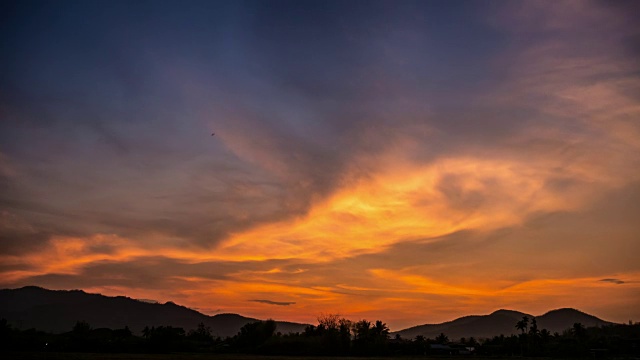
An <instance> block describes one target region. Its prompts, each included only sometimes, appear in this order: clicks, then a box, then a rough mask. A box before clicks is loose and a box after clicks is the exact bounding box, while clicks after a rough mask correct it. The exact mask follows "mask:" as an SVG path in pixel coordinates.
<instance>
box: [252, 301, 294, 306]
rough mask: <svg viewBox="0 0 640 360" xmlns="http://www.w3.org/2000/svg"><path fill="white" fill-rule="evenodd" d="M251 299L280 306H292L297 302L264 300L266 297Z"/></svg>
mask: <svg viewBox="0 0 640 360" xmlns="http://www.w3.org/2000/svg"><path fill="white" fill-rule="evenodd" d="M249 301H253V302H257V303H263V304H269V305H278V306H290V305H294V304H295V302H287V301H273V300H264V299H259V300H249Z"/></svg>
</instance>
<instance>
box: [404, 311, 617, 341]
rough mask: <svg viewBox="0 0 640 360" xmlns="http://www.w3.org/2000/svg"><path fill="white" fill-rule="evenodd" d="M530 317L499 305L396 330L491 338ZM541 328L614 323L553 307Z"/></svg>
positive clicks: (543, 317) (559, 329)
mask: <svg viewBox="0 0 640 360" xmlns="http://www.w3.org/2000/svg"><path fill="white" fill-rule="evenodd" d="M524 316H527V317H528V318H529V319H531V318H533V316H532V315H530V314H526V313H523V312H519V311H514V310H505V309H500V310H497V311H494V312H492V313H491V314H489V315H475V316H464V317H461V318H458V319H455V320H452V321H447V322H444V323H441V324H425V325H419V326H414V327H411V328H408V329H404V330H400V331H397V332H396V334H400V336H401V337H403V338H405V339H413V338H415V337H416V336H418V335H422V336H425V337H427V338H432V339H433V338H435V337H436V336H438V335H439V334H440V333H444V334H446V335H447V336H448V337H449V338H450V339H459V338H462V337H466V338H469V337H472V336H473V337H475V338H490V337H493V336H498V335H511V334H517V333H518V332H519V331H518V329H516V327H515V324H516V322H517V321H519V320H521V319H522V317H524ZM536 321H537V323H538V328H540V329H547V330H549V331H551V332H552V333H554V332H558V333H562V331H564V330H566V329H569V328H571V327H572V326H573V324H574V323H581V324H582V325H585V326H587V327H590V326H604V325H610V324H612V323H610V322H608V321H604V320H601V319H599V318H597V317H595V316H593V315H589V314H586V313H584V312H581V311H578V310H575V309H569V308H564V309H557V310H551V311H549V312H547V313H545V314H544V315H541V316H537V317H536Z"/></svg>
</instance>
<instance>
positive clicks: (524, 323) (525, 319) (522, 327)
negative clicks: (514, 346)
mask: <svg viewBox="0 0 640 360" xmlns="http://www.w3.org/2000/svg"><path fill="white" fill-rule="evenodd" d="M528 326H529V318H528V317H526V316H523V317H522V320H520V321H518V322H517V323H516V329H518V330H520V331H522V334H524V333H525V331H526V330H527V327H528Z"/></svg>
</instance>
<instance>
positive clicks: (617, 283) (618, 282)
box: [598, 278, 625, 285]
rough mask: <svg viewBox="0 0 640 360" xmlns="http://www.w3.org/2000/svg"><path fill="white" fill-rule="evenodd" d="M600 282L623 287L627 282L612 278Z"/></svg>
mask: <svg viewBox="0 0 640 360" xmlns="http://www.w3.org/2000/svg"><path fill="white" fill-rule="evenodd" d="M598 281H601V282H608V283H612V284H616V285H621V284H624V283H625V281H623V280H620V279H611V278H609V279H600V280H598Z"/></svg>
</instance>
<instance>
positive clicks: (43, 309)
mask: <svg viewBox="0 0 640 360" xmlns="http://www.w3.org/2000/svg"><path fill="white" fill-rule="evenodd" d="M0 318H5V319H7V321H8V322H9V323H10V324H11V325H12V326H15V327H17V328H19V329H29V328H35V329H38V330H44V331H49V332H54V333H61V332H66V331H70V330H71V329H72V328H73V326H74V325H75V323H76V321H86V322H88V323H89V324H90V325H91V326H92V327H93V328H111V329H118V328H123V327H125V326H129V328H130V329H131V331H133V332H134V333H137V334H139V333H140V332H141V331H142V329H143V328H144V327H145V326H149V327H151V326H168V325H170V326H174V327H182V328H184V329H185V330H186V331H188V330H190V329H194V328H196V327H197V326H198V324H199V323H201V322H202V323H204V324H205V325H206V326H209V327H211V330H212V333H213V334H214V335H215V336H221V337H226V336H233V335H235V334H237V333H238V331H240V328H241V327H242V326H244V325H245V324H247V323H249V322H253V321H257V320H256V319H252V318H247V317H244V316H240V315H237V314H218V315H214V316H208V315H204V314H202V313H199V312H197V311H195V310H192V309H189V308H187V307H184V306H180V305H177V304H174V303H173V302H167V303H164V304H159V303H150V302H149V301H142V300H136V299H131V298H128V297H124V296H116V297H110V296H104V295H100V294H88V293H85V292H84V291H81V290H70V291H67V290H47V289H43V288H40V287H35V286H27V287H23V288H20V289H4V290H0ZM305 326H306V324H298V323H292V322H282V321H278V322H277V331H280V332H282V333H285V334H286V333H289V332H301V331H303V330H304V328H305Z"/></svg>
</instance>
